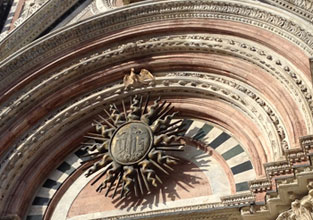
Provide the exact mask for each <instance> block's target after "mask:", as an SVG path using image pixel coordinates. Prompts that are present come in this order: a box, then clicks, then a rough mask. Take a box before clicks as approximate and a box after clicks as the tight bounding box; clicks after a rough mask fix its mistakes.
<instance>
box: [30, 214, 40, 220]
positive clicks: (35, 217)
mask: <svg viewBox="0 0 313 220" xmlns="http://www.w3.org/2000/svg"><path fill="white" fill-rule="evenodd" d="M42 217H43V216H42V215H29V216H27V218H26V220H42V219H43V218H42Z"/></svg>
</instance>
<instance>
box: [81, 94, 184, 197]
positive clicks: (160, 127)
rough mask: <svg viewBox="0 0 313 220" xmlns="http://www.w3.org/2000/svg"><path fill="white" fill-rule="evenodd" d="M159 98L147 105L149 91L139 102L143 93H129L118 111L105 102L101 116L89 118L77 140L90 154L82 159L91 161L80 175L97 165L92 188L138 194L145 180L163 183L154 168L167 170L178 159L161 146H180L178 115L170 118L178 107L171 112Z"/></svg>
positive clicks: (147, 185) (175, 148)
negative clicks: (91, 120) (91, 128)
mask: <svg viewBox="0 0 313 220" xmlns="http://www.w3.org/2000/svg"><path fill="white" fill-rule="evenodd" d="M160 100H161V99H160V97H158V98H157V99H155V100H154V101H153V103H152V104H151V105H150V106H149V102H150V95H148V96H146V98H145V102H144V98H143V96H137V95H136V96H134V97H130V100H129V107H128V110H127V108H126V106H125V101H124V100H122V101H121V104H120V107H121V109H122V110H121V111H120V110H119V109H118V108H117V106H116V105H115V104H111V105H110V108H109V111H107V110H106V109H104V113H105V115H106V116H107V118H105V117H104V116H102V115H99V118H100V120H101V121H100V122H99V121H97V120H94V123H92V125H93V126H94V127H95V130H96V132H88V133H87V135H86V136H85V138H88V140H89V141H87V142H85V143H82V145H84V147H82V149H84V150H86V151H87V153H86V156H88V157H90V158H89V159H88V160H86V161H84V162H86V163H87V162H88V163H91V162H93V164H91V165H90V166H88V168H87V169H88V170H87V172H86V174H85V175H86V176H90V175H91V174H93V173H95V172H97V171H98V170H100V169H103V171H101V173H100V174H99V175H98V176H97V177H96V179H95V180H94V181H93V182H92V183H91V185H94V184H96V183H97V182H98V181H100V180H101V179H103V180H102V182H101V184H99V186H98V187H97V189H96V191H97V192H101V191H102V190H103V189H106V192H105V196H108V195H109V193H110V192H112V189H113V192H112V194H111V197H112V198H114V197H115V195H116V193H117V192H118V191H119V193H120V196H121V197H123V196H128V195H130V194H131V193H133V194H134V195H135V196H139V195H144V194H145V190H144V188H145V189H146V191H147V192H148V193H150V192H151V189H150V186H153V187H157V186H158V185H162V184H163V181H162V180H161V178H160V177H159V175H158V172H162V173H165V174H167V175H169V171H173V168H172V166H173V165H175V164H177V162H178V161H179V159H178V158H176V157H173V156H170V155H168V154H167V153H166V152H168V151H183V147H184V143H181V137H179V136H177V134H178V133H179V132H181V131H182V129H181V125H179V123H181V122H182V120H178V121H176V122H172V120H173V119H174V118H175V117H176V116H177V114H178V112H173V109H174V107H173V106H171V103H170V102H167V101H162V102H160ZM170 112H172V113H171V114H170ZM91 140H92V141H91ZM119 189H120V190H119Z"/></svg>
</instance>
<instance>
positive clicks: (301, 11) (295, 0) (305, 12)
mask: <svg viewBox="0 0 313 220" xmlns="http://www.w3.org/2000/svg"><path fill="white" fill-rule="evenodd" d="M266 2H269V3H270V4H273V5H276V6H277V7H281V8H283V9H284V10H287V11H290V12H291V13H294V14H296V15H298V16H299V17H302V18H304V19H305V20H308V21H310V22H312V21H313V4H312V1H310V0H266Z"/></svg>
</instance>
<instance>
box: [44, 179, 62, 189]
mask: <svg viewBox="0 0 313 220" xmlns="http://www.w3.org/2000/svg"><path fill="white" fill-rule="evenodd" d="M42 186H43V187H45V188H49V189H58V188H59V187H60V186H61V183H59V182H57V181H55V180H51V179H47V180H46V182H45V183H44V184H43V185H42Z"/></svg>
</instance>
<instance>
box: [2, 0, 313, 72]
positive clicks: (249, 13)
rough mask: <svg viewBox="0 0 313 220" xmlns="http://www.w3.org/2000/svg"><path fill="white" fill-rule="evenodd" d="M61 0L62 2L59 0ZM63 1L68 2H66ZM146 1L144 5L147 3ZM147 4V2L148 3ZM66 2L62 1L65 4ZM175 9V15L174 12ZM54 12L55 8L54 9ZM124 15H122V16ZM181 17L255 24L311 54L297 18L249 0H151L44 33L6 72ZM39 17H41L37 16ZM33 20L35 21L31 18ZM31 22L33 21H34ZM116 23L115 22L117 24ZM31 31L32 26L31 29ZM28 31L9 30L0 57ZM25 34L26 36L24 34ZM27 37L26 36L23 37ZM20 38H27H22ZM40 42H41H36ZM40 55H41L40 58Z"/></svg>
mask: <svg viewBox="0 0 313 220" xmlns="http://www.w3.org/2000/svg"><path fill="white" fill-rule="evenodd" d="M61 2H63V1H61ZM66 3H68V4H69V3H70V2H68V1H66ZM146 3H147V4H146ZM148 3H149V4H148ZM64 4H65V3H64ZM53 5H58V8H60V9H63V7H61V6H62V4H61V3H59V2H58V0H53V1H51V7H49V8H48V9H47V10H51V9H52V8H53ZM175 12H176V14H175ZM42 13H43V14H45V16H46V15H48V14H49V13H48V11H46V10H42ZM53 13H55V11H54V10H53ZM121 15H123V16H121ZM175 17H177V18H180V19H184V18H186V19H190V18H195V19H202V18H205V19H207V18H212V19H222V20H228V21H229V20H230V21H234V22H241V23H245V24H249V25H254V26H256V27H258V28H264V29H266V30H269V31H270V32H274V33H276V34H278V35H280V36H282V37H284V38H286V39H287V40H289V41H292V42H294V43H295V44H296V45H298V46H299V47H301V48H302V49H303V50H305V51H307V52H308V54H311V55H312V54H313V52H312V50H311V47H312V46H313V34H312V33H311V32H310V30H309V29H306V28H305V26H302V25H301V24H298V23H296V21H297V19H293V21H291V20H288V18H287V17H283V15H281V14H279V15H278V14H277V12H275V11H274V10H272V9H271V7H269V6H266V5H263V4H259V3H258V4H257V5H255V4H253V5H252V4H249V2H238V1H231V2H230V1H210V3H208V2H207V1H204V0H197V1H196V2H195V1H194V0H193V1H187V0H186V1H178V0H177V1H161V2H153V1H152V2H150V1H147V2H146V1H145V3H144V4H143V5H142V7H141V10H138V9H137V8H132V7H129V8H125V9H120V10H116V11H115V12H114V13H108V14H103V15H99V16H97V17H96V18H93V19H90V20H89V21H88V22H86V23H83V24H81V25H79V26H72V27H68V28H66V29H64V30H62V31H60V32H59V33H58V34H55V33H53V34H49V35H47V40H44V41H43V40H41V43H39V42H38V43H37V45H36V46H35V45H34V47H31V48H29V50H28V51H27V53H29V54H25V53H24V56H23V58H22V57H20V58H22V60H23V62H21V61H19V62H15V64H13V65H14V67H12V68H11V69H10V70H4V73H5V72H7V71H10V72H12V71H14V70H15V69H17V66H16V64H21V66H23V65H25V64H27V63H28V62H29V58H30V57H31V58H30V59H31V60H32V59H33V58H34V57H36V58H37V59H38V58H40V57H42V54H44V53H47V52H48V51H49V54H50V55H52V54H56V53H58V52H60V51H61V50H66V49H68V48H70V47H72V46H74V45H76V44H77V42H80V43H81V42H83V41H84V42H85V41H88V39H91V38H93V39H94V38H95V37H96V36H98V37H100V36H103V35H104V34H108V33H110V32H112V31H116V30H119V29H120V28H126V27H131V26H134V25H139V24H142V23H146V22H152V21H153V22H156V21H164V20H168V19H172V18H175ZM40 19H42V18H41V17H40ZM34 21H35V20H34ZM34 21H32V22H34ZM116 23H118V24H116ZM38 24H39V27H36V28H34V31H35V30H36V31H37V29H38V28H41V29H42V28H43V27H42V26H44V25H45V23H43V24H42V23H41V22H36V25H38ZM33 26H34V25H33V24H32V23H31V24H27V22H26V23H25V24H24V25H21V26H20V28H24V29H28V30H29V29H32V28H31V27H33ZM32 30H33V29H32ZM37 32H38V31H37ZM26 33H27V31H19V32H17V33H16V34H14V33H12V34H10V35H8V37H7V38H6V39H5V40H4V41H2V43H1V44H0V49H1V50H2V57H1V58H2V59H3V58H4V56H7V55H8V54H9V53H12V52H13V51H15V50H17V49H18V48H20V47H21V46H22V45H25V43H26V42H28V43H29V42H30V40H29V39H33V34H32V35H31V36H28V34H26ZM25 34H26V35H25ZM26 36H27V37H26ZM21 38H23V39H26V40H24V41H22V40H21ZM39 44H40V45H39ZM42 58H43V57H42Z"/></svg>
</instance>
